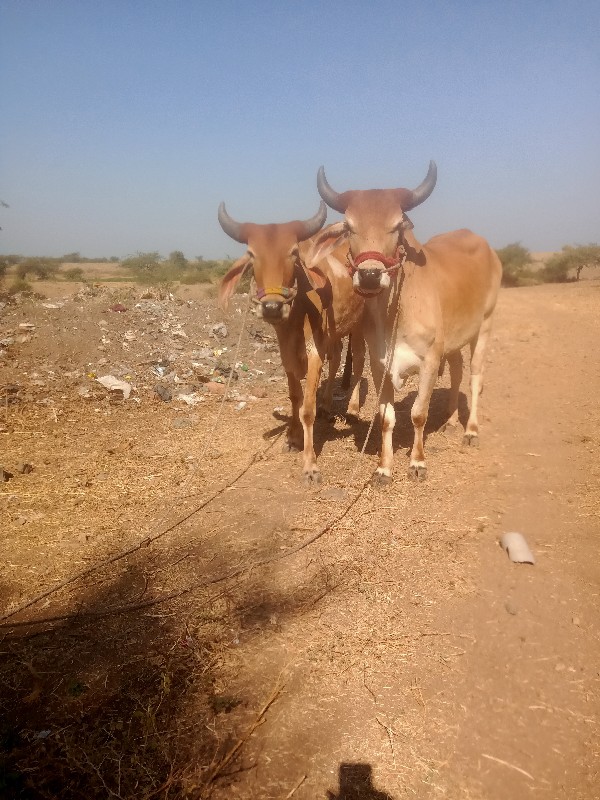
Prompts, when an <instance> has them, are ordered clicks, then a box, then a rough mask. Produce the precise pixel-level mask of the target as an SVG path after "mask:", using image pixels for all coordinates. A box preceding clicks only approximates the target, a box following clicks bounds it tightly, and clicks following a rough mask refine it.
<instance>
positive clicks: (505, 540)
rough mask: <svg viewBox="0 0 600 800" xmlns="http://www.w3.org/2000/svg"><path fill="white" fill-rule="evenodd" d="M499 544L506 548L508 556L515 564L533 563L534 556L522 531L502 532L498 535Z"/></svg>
mask: <svg viewBox="0 0 600 800" xmlns="http://www.w3.org/2000/svg"><path fill="white" fill-rule="evenodd" d="M500 546H501V547H502V548H504V550H506V553H507V555H508V557H509V558H510V560H511V561H513V562H514V563H515V564H535V556H534V555H533V553H532V552H531V550H530V549H529V545H528V544H527V542H526V541H525V537H524V536H523V534H522V533H517V532H516V531H511V532H510V533H503V534H502V536H501V537H500Z"/></svg>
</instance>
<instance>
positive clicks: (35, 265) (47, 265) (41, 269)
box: [17, 256, 61, 281]
mask: <svg viewBox="0 0 600 800" xmlns="http://www.w3.org/2000/svg"><path fill="white" fill-rule="evenodd" d="M60 263H61V262H60V259H56V258H46V257H44V256H42V257H40V258H24V259H23V260H22V261H20V262H19V264H17V276H18V277H19V278H21V279H22V280H24V279H25V278H26V277H27V276H28V275H34V276H35V277H36V278H37V279H38V280H39V281H46V280H51V279H52V278H54V277H56V273H57V272H58V271H59V269H60Z"/></svg>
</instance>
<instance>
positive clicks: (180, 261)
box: [168, 250, 188, 269]
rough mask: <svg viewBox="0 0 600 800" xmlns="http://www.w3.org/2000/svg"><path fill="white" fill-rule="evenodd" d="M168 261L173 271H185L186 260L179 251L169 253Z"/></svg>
mask: <svg viewBox="0 0 600 800" xmlns="http://www.w3.org/2000/svg"><path fill="white" fill-rule="evenodd" d="M168 260H169V262H170V263H171V264H172V265H173V266H174V267H175V269H185V268H186V267H187V265H188V262H187V258H186V257H185V256H184V255H183V253H182V252H181V250H173V252H172V253H169V258H168Z"/></svg>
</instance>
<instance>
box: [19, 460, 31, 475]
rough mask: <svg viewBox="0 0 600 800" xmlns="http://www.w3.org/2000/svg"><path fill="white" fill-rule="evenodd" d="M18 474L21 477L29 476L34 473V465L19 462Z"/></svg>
mask: <svg viewBox="0 0 600 800" xmlns="http://www.w3.org/2000/svg"><path fill="white" fill-rule="evenodd" d="M17 472H19V473H20V474H21V475H29V473H30V472H33V464H29V463H28V462H27V461H19V463H18V464H17Z"/></svg>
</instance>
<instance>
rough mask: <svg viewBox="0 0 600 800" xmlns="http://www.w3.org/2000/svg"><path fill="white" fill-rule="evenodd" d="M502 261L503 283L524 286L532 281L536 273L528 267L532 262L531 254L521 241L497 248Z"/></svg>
mask: <svg viewBox="0 0 600 800" xmlns="http://www.w3.org/2000/svg"><path fill="white" fill-rule="evenodd" d="M496 253H497V255H498V258H499V259H500V261H501V262H502V285H503V286H522V285H523V284H524V283H531V282H532V279H533V278H534V274H533V273H532V271H531V269H529V268H528V267H529V266H530V264H531V254H530V252H529V250H528V249H527V248H526V247H523V245H522V244H521V243H520V242H513V244H508V245H506V247H503V248H501V249H500V250H496Z"/></svg>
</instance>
